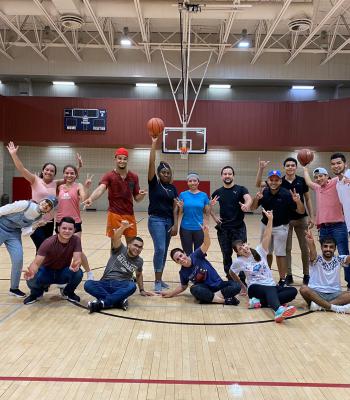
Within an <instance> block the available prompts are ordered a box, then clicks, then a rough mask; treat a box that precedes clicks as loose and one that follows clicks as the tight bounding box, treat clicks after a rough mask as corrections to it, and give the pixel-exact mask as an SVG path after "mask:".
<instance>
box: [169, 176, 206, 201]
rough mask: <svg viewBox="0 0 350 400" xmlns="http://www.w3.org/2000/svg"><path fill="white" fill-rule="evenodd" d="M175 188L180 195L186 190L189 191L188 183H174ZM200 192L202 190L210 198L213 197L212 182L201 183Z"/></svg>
mask: <svg viewBox="0 0 350 400" xmlns="http://www.w3.org/2000/svg"><path fill="white" fill-rule="evenodd" d="M173 184H174V186H175V187H176V190H177V193H178V194H180V193H181V192H184V191H186V190H188V185H187V181H180V180H178V181H173ZM198 188H199V190H201V191H202V192H205V193H206V194H207V195H208V197H210V196H211V192H210V181H200V182H199V186H198Z"/></svg>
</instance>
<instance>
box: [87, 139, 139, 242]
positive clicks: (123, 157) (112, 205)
mask: <svg viewBox="0 0 350 400" xmlns="http://www.w3.org/2000/svg"><path fill="white" fill-rule="evenodd" d="M128 156H129V153H128V151H127V150H126V149H124V148H123V147H121V148H120V149H117V150H116V151H115V164H116V167H115V168H114V169H113V170H112V171H110V172H107V173H106V174H104V175H103V177H102V178H101V180H100V184H99V186H98V187H97V188H96V189H95V190H94V191H93V192H92V193H91V195H90V197H89V198H88V199H86V200H85V201H84V205H85V207H89V206H91V204H92V203H93V202H94V201H95V200H97V199H98V198H99V197H101V196H102V195H103V193H104V192H105V191H106V190H107V189H108V202H109V207H108V215H107V228H106V235H107V236H108V237H110V238H111V239H112V237H113V230H114V229H117V228H119V227H120V226H121V221H125V220H126V221H128V222H129V224H130V225H131V226H130V228H128V229H126V230H125V231H124V235H125V238H126V239H127V240H128V239H130V238H133V237H135V236H136V235H137V228H136V220H135V215H134V206H133V199H134V200H135V201H137V202H139V201H142V200H143V199H144V197H145V195H146V194H147V191H145V190H140V186H139V178H138V176H137V175H136V174H135V173H133V172H131V171H128V169H127V166H128Z"/></svg>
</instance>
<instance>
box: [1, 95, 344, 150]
mask: <svg viewBox="0 0 350 400" xmlns="http://www.w3.org/2000/svg"><path fill="white" fill-rule="evenodd" d="M0 106H1V100H0ZM70 107H85V108H106V109H107V113H108V115H107V126H108V131H107V132H106V133H104V134H98V133H72V132H65V131H64V128H63V109H64V108H70ZM2 108H3V110H4V113H5V115H6V119H5V120H4V121H3V129H2V130H1V119H0V135H1V140H3V141H4V142H5V143H6V142H8V141H9V140H13V141H15V142H16V143H19V144H32V145H33V144H38V145H39V144H40V145H42V144H49V143H51V144H75V145H79V146H89V147H114V146H118V145H124V146H125V147H139V146H146V145H148V146H149V145H150V139H149V136H148V133H147V130H146V122H147V120H148V119H149V118H151V117H153V116H159V117H160V118H163V119H164V121H165V123H166V125H167V126H178V125H179V122H178V118H177V114H176V110H175V105H174V103H173V101H172V100H137V99H82V98H62V97H54V98H51V97H7V98H5V104H3V107H2ZM349 109H350V99H345V100H332V101H325V102H234V101H204V100H203V101H199V102H198V103H197V105H196V109H195V112H194V114H193V117H192V121H191V126H201V127H207V134H208V146H209V148H210V147H212V148H213V147H225V148H230V149H235V150H264V149H266V150H277V149H295V148H298V147H299V148H300V147H311V148H313V149H316V150H323V151H332V150H337V149H339V150H343V151H349V150H350V141H349V139H348V136H349V134H348V130H349V126H350V112H349ZM0 118H1V115H0Z"/></svg>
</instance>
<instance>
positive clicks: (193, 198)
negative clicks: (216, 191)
mask: <svg viewBox="0 0 350 400" xmlns="http://www.w3.org/2000/svg"><path fill="white" fill-rule="evenodd" d="M179 198H180V200H183V202H184V206H183V216H182V220H181V228H183V229H187V230H189V231H199V230H201V229H202V228H201V225H203V212H204V207H205V206H206V205H208V204H209V198H208V195H207V194H206V193H204V192H198V193H191V192H190V191H189V190H187V191H186V192H181V193H180V196H179Z"/></svg>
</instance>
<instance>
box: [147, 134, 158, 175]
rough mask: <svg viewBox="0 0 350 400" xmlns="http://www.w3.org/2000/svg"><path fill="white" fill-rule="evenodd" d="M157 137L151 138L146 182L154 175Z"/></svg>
mask: <svg viewBox="0 0 350 400" xmlns="http://www.w3.org/2000/svg"><path fill="white" fill-rule="evenodd" d="M157 140H158V136H157V137H152V146H151V151H150V153H149V161H148V180H149V181H151V180H152V179H153V177H154V175H155V174H156V148H157Z"/></svg>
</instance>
